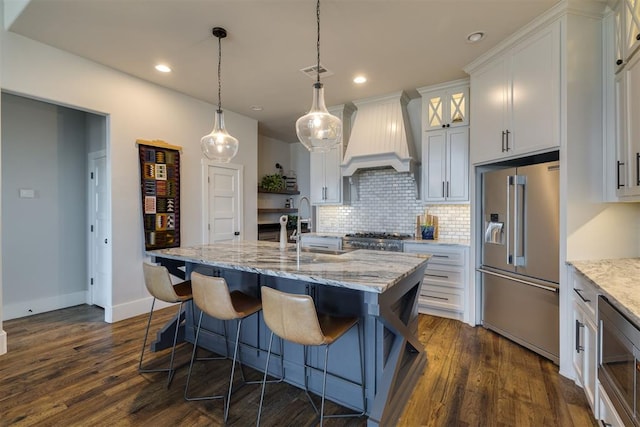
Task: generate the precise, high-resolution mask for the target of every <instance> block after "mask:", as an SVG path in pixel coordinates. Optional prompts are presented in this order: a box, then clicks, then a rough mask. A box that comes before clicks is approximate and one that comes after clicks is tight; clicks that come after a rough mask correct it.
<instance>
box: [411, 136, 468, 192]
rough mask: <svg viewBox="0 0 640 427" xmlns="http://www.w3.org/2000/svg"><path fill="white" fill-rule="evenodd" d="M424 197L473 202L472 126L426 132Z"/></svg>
mask: <svg viewBox="0 0 640 427" xmlns="http://www.w3.org/2000/svg"><path fill="white" fill-rule="evenodd" d="M422 165H423V166H422V200H423V201H425V202H431V203H433V202H436V203H437V202H468V201H469V128H468V127H466V126H464V127H458V128H450V129H445V130H435V131H429V132H426V133H425V135H424V136H423V141H422Z"/></svg>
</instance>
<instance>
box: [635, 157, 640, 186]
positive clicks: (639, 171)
mask: <svg viewBox="0 0 640 427" xmlns="http://www.w3.org/2000/svg"><path fill="white" fill-rule="evenodd" d="M636 185H640V153H636Z"/></svg>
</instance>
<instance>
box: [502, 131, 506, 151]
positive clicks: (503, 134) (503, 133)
mask: <svg viewBox="0 0 640 427" xmlns="http://www.w3.org/2000/svg"><path fill="white" fill-rule="evenodd" d="M505 135H506V133H505V131H502V152H503V153H504V136H505Z"/></svg>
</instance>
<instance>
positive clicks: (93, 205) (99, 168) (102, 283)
mask: <svg viewBox="0 0 640 427" xmlns="http://www.w3.org/2000/svg"><path fill="white" fill-rule="evenodd" d="M89 175H90V176H89V178H90V181H89V227H90V230H89V231H90V233H89V268H88V270H89V286H90V292H89V293H90V299H91V304H95V305H97V306H99V307H103V308H105V307H109V306H110V298H109V290H110V288H111V286H110V281H109V280H110V279H109V277H110V276H109V250H108V249H109V243H110V242H109V238H108V230H109V199H108V197H109V188H108V180H107V179H108V178H107V155H106V153H105V152H104V151H99V152H95V153H91V154H89Z"/></svg>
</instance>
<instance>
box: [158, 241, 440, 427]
mask: <svg viewBox="0 0 640 427" xmlns="http://www.w3.org/2000/svg"><path fill="white" fill-rule="evenodd" d="M148 255H149V256H151V257H154V258H155V261H156V262H159V263H161V264H163V265H166V266H167V267H168V268H169V269H170V271H172V273H173V274H177V275H179V274H180V273H181V269H180V267H182V266H184V267H185V269H184V273H185V274H184V275H185V277H189V275H190V274H191V272H192V271H198V272H201V273H204V274H209V275H215V276H220V277H224V278H225V279H226V280H227V282H228V283H229V287H230V289H231V290H233V289H241V290H242V291H244V292H246V293H249V294H252V295H255V296H259V294H260V287H261V286H269V287H272V288H275V289H279V290H282V291H284V292H291V293H299V294H308V295H311V296H312V297H313V298H314V301H315V303H316V307H317V308H318V311H319V312H323V313H327V314H331V315H334V316H340V315H343V316H357V317H359V318H361V322H360V323H361V328H362V329H361V330H362V331H363V333H364V346H365V348H364V351H365V355H364V359H365V378H366V393H365V394H366V408H364V409H365V411H366V414H367V416H368V425H372V426H377V425H392V424H394V423H395V421H396V420H397V419H398V417H399V416H400V414H401V412H402V409H403V407H404V405H405V403H406V401H407V399H408V397H409V395H410V394H411V391H412V390H413V387H414V386H415V383H416V382H417V381H418V378H419V376H420V375H421V373H422V371H423V368H424V366H425V364H426V360H427V358H426V353H425V351H424V348H423V346H422V345H421V343H420V342H419V340H418V338H417V320H418V310H417V296H418V294H419V290H420V285H421V282H422V277H423V276H424V270H425V268H426V266H427V261H428V256H421V255H414V254H405V253H390V252H384V251H368V250H355V251H350V252H343V251H336V252H332V253H326V252H320V253H318V252H307V251H302V252H301V253H300V256H299V258H298V254H297V251H296V248H295V245H288V246H287V248H286V249H280V248H279V244H278V243H273V242H266V241H239V242H233V243H221V244H215V245H202V246H194V247H185V248H171V249H163V250H156V251H151V252H148ZM193 310H194V308H193V306H192V305H191V304H189V305H188V306H187V312H186V316H185V317H186V327H185V331H184V332H185V339H186V340H187V341H191V342H193V340H194V335H195V334H194V321H193V319H195V318H196V317H197V314H198V313H199V312H197V308H195V310H196V311H195V312H194V311H193ZM203 328H205V331H203V332H201V338H200V340H199V344H201V345H202V346H203V347H205V348H207V349H209V350H212V351H215V352H216V353H220V354H226V353H225V352H226V348H227V346H228V345H232V344H230V343H231V339H230V338H228V340H229V342H225V341H224V339H222V338H220V337H219V336H218V335H217V334H216V333H221V332H222V331H223V330H224V327H223V324H222V322H220V321H218V320H216V319H211V318H207V319H206V321H205V320H203ZM227 329H228V337H233V336H234V334H235V331H233V327H232V325H229V327H228V328H227ZM167 335H169V334H168V333H167ZM268 337H269V331H268V328H267V327H266V325H265V324H264V321H263V318H262V313H259V315H258V316H253V317H251V318H248V319H247V320H246V321H245V322H244V323H243V330H242V334H241V341H242V343H243V345H242V346H241V349H240V355H241V360H242V362H243V363H244V364H245V365H248V366H252V367H254V368H256V369H258V370H263V369H264V366H265V362H266V348H267V342H268ZM274 347H275V348H278V345H277V343H276V345H274ZM358 348H359V347H358V336H357V331H356V330H351V331H349V332H348V333H347V334H346V335H345V336H344V337H343V338H341V339H340V340H338V341H336V342H335V343H334V344H333V345H332V349H331V353H330V356H329V366H328V372H329V373H328V376H327V398H328V399H330V400H333V401H334V402H336V403H338V404H341V405H343V406H346V407H349V408H352V409H355V410H362V409H363V403H362V399H361V392H360V386H359V382H360V367H359V357H358V356H357V355H358ZM319 350H320V349H317V348H311V349H310V356H309V359H310V362H311V363H310V364H311V365H312V366H314V367H316V368H322V363H323V362H322V360H323V358H322V357H320V353H319ZM283 366H284V378H285V381H287V382H288V383H290V384H293V385H295V386H298V387H303V385H304V376H303V372H304V369H303V349H302V347H301V346H299V345H295V344H291V343H285V347H284V360H283ZM269 373H270V374H271V375H273V376H275V377H280V376H281V375H282V372H281V364H280V363H279V361H276V362H273V363H270V366H269ZM309 388H310V389H311V390H312V391H313V392H315V393H319V392H320V391H321V389H322V372H321V371H318V370H314V369H312V370H310V378H309Z"/></svg>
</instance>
